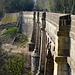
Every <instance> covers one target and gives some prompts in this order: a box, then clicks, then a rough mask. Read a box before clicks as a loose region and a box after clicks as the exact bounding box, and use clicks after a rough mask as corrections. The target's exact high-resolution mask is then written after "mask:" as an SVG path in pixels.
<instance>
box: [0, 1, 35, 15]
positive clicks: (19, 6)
mask: <svg viewBox="0 0 75 75" xmlns="http://www.w3.org/2000/svg"><path fill="white" fill-rule="evenodd" d="M33 7H34V1H33V0H0V15H1V14H4V13H8V12H19V11H31V10H33Z"/></svg>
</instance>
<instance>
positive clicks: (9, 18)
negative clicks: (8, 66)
mask: <svg viewBox="0 0 75 75" xmlns="http://www.w3.org/2000/svg"><path fill="white" fill-rule="evenodd" d="M18 18H19V13H12V14H6V15H5V16H4V18H3V20H2V24H5V23H11V22H18Z"/></svg>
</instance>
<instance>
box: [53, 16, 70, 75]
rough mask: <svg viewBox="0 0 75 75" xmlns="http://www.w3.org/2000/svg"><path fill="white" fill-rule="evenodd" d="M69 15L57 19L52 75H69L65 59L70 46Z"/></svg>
mask: <svg viewBox="0 0 75 75" xmlns="http://www.w3.org/2000/svg"><path fill="white" fill-rule="evenodd" d="M70 22H71V19H70V15H66V16H61V17H60V18H59V31H58V32H57V39H56V40H57V42H56V55H55V59H54V60H55V63H54V75H69V71H68V63H67V57H68V56H69V44H70V40H69V39H70V37H69V32H70Z"/></svg>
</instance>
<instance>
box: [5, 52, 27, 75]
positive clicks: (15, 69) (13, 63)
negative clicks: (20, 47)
mask: <svg viewBox="0 0 75 75" xmlns="http://www.w3.org/2000/svg"><path fill="white" fill-rule="evenodd" d="M8 61H9V65H6V69H7V71H8V72H9V73H11V74H12V75H24V63H25V61H26V60H25V58H24V54H23V53H22V54H21V56H15V57H14V58H13V59H10V58H9V59H8Z"/></svg>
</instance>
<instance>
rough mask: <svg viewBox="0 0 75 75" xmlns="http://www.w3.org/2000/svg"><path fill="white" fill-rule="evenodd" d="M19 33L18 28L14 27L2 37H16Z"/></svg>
mask: <svg viewBox="0 0 75 75" xmlns="http://www.w3.org/2000/svg"><path fill="white" fill-rule="evenodd" d="M17 32H18V28H17V27H13V28H11V29H9V30H7V31H5V32H4V33H3V34H2V35H11V36H14V35H16V34H17Z"/></svg>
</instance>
